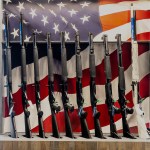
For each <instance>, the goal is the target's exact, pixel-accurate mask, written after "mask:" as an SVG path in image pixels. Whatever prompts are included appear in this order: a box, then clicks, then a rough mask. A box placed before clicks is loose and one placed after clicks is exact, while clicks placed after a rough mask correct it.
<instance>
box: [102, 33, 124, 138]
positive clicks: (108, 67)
mask: <svg viewBox="0 0 150 150" xmlns="http://www.w3.org/2000/svg"><path fill="white" fill-rule="evenodd" d="M102 39H103V41H104V48H105V59H104V60H105V75H106V84H105V93H106V104H107V107H108V113H109V117H110V136H111V137H113V138H117V139H120V138H121V137H119V136H118V134H117V130H116V125H115V122H114V115H115V114H119V113H120V109H119V108H117V107H115V106H114V100H113V98H112V85H111V79H112V74H111V64H110V54H109V49H108V37H107V35H103V37H102Z"/></svg>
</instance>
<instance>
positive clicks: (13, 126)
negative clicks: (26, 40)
mask: <svg viewBox="0 0 150 150" xmlns="http://www.w3.org/2000/svg"><path fill="white" fill-rule="evenodd" d="M5 40H6V73H7V86H6V87H7V101H8V107H9V115H10V118H11V121H10V127H11V130H10V134H11V137H12V138H17V137H18V134H17V129H16V122H15V115H16V113H15V111H14V101H13V96H12V70H11V67H12V63H11V48H10V45H9V20H8V14H7V13H5Z"/></svg>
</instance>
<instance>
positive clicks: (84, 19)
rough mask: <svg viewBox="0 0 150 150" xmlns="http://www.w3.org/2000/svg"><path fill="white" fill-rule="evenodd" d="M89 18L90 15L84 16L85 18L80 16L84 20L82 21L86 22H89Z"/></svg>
mask: <svg viewBox="0 0 150 150" xmlns="http://www.w3.org/2000/svg"><path fill="white" fill-rule="evenodd" d="M89 18H90V16H84V17H83V18H80V19H81V20H82V23H83V24H84V22H86V21H87V22H89Z"/></svg>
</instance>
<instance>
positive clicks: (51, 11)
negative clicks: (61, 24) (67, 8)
mask: <svg viewBox="0 0 150 150" xmlns="http://www.w3.org/2000/svg"><path fill="white" fill-rule="evenodd" d="M49 11H50V13H51V14H52V15H54V16H55V17H56V16H57V15H56V13H55V12H54V11H53V10H51V9H49Z"/></svg>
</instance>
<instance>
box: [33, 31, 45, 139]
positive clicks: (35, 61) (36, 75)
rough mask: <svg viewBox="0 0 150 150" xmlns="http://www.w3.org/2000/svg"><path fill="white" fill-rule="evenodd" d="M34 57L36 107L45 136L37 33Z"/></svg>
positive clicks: (42, 132)
mask: <svg viewBox="0 0 150 150" xmlns="http://www.w3.org/2000/svg"><path fill="white" fill-rule="evenodd" d="M33 59H34V80H35V84H34V86H35V99H36V108H37V115H38V125H39V137H41V138H45V133H44V127H43V111H42V110H41V104H40V103H41V102H40V101H41V100H40V85H39V84H40V83H39V81H40V78H39V64H38V49H37V45H36V34H35V33H33Z"/></svg>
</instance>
